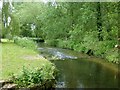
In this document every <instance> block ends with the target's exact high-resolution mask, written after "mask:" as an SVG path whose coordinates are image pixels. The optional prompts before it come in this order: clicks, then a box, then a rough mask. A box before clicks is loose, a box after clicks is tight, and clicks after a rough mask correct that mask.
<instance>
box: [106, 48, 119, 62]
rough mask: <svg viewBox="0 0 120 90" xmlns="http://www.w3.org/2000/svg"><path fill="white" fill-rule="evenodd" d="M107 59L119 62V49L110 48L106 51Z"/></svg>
mask: <svg viewBox="0 0 120 90" xmlns="http://www.w3.org/2000/svg"><path fill="white" fill-rule="evenodd" d="M106 59H107V60H108V61H109V62H113V63H116V64H119V63H120V61H119V55H118V50H113V49H111V50H109V51H107V52H106Z"/></svg>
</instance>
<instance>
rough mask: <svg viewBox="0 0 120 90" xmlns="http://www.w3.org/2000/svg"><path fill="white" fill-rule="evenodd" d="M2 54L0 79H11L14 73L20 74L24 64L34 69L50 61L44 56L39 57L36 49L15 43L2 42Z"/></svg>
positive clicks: (0, 45) (0, 52) (0, 53)
mask: <svg viewBox="0 0 120 90" xmlns="http://www.w3.org/2000/svg"><path fill="white" fill-rule="evenodd" d="M1 47H2V51H1ZM0 55H2V63H1V62H0V66H2V67H0V69H2V74H1V76H0V79H9V78H10V75H11V74H13V73H16V74H19V73H20V71H21V70H22V69H23V66H25V67H28V68H33V69H34V68H37V67H39V68H40V67H42V66H43V65H45V64H49V63H50V62H49V61H48V60H46V59H44V58H42V57H39V58H38V53H37V52H35V51H34V50H30V49H27V48H22V47H20V46H17V45H16V44H14V43H2V44H1V43H0Z"/></svg>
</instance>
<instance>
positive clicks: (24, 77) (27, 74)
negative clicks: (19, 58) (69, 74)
mask: <svg viewBox="0 0 120 90" xmlns="http://www.w3.org/2000/svg"><path fill="white" fill-rule="evenodd" d="M56 74H57V73H56V69H55V66H54V65H53V64H46V65H44V66H42V68H36V69H33V68H32V69H28V68H27V67H23V70H22V72H21V74H19V75H13V76H12V79H13V81H14V83H16V84H18V86H19V87H32V86H34V85H36V84H38V85H40V86H42V85H43V86H44V85H45V84H46V83H47V82H49V81H51V83H52V84H53V85H54V83H53V82H52V80H55V78H56ZM48 84H49V83H48ZM45 87H46V88H50V87H49V85H48V86H45Z"/></svg>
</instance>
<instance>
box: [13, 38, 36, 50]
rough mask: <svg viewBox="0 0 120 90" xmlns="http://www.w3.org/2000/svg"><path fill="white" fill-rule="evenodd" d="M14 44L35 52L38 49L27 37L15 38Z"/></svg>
mask: <svg viewBox="0 0 120 90" xmlns="http://www.w3.org/2000/svg"><path fill="white" fill-rule="evenodd" d="M14 43H16V44H17V45H19V46H22V47H25V48H28V49H33V50H35V49H36V48H37V45H36V43H35V42H34V41H33V40H30V39H29V38H27V37H24V38H20V37H14Z"/></svg>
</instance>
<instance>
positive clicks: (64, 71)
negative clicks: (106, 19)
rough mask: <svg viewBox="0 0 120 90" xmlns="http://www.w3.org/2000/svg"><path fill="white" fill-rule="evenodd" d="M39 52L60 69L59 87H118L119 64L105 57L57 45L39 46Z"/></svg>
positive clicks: (57, 86) (119, 78)
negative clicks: (109, 61) (56, 46)
mask: <svg viewBox="0 0 120 90" xmlns="http://www.w3.org/2000/svg"><path fill="white" fill-rule="evenodd" d="M38 50H39V52H40V53H41V54H42V55H43V56H44V57H45V58H47V59H48V60H50V61H51V62H52V63H54V64H55V65H56V67H57V69H58V70H59V77H58V81H57V84H56V89H57V88H118V87H119V85H118V84H119V80H120V77H119V75H120V73H119V70H118V66H117V65H114V64H111V63H108V62H106V61H105V60H103V59H100V58H96V57H93V56H88V55H86V54H82V53H79V52H75V51H72V50H67V49H60V48H55V47H46V46H44V47H39V48H38Z"/></svg>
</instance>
